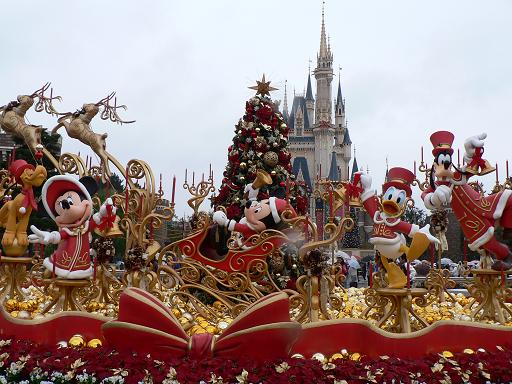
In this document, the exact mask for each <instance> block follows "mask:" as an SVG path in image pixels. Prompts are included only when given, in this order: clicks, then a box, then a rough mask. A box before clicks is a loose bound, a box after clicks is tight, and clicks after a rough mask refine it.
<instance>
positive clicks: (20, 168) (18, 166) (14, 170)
mask: <svg viewBox="0 0 512 384" xmlns="http://www.w3.org/2000/svg"><path fill="white" fill-rule="evenodd" d="M25 169H31V170H34V169H35V168H34V166H33V165H32V164H29V163H27V162H26V161H25V160H22V159H19V160H14V161H13V162H12V164H11V166H10V167H9V172H10V173H11V175H13V176H14V178H15V179H16V182H17V183H18V184H22V180H21V175H23V172H24V171H25Z"/></svg>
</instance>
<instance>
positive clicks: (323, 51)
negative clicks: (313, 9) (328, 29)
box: [318, 1, 328, 59]
mask: <svg viewBox="0 0 512 384" xmlns="http://www.w3.org/2000/svg"><path fill="white" fill-rule="evenodd" d="M324 8H325V1H323V2H322V28H321V32H320V51H319V53H318V58H319V59H325V58H327V55H328V47H327V38H326V37H325V20H324V16H325V12H324Z"/></svg>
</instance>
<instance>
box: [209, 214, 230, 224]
mask: <svg viewBox="0 0 512 384" xmlns="http://www.w3.org/2000/svg"><path fill="white" fill-rule="evenodd" d="M213 221H214V222H216V223H217V224H219V225H220V226H222V227H227V226H228V223H229V220H228V217H227V216H226V214H225V213H224V212H222V211H215V213H214V214H213Z"/></svg>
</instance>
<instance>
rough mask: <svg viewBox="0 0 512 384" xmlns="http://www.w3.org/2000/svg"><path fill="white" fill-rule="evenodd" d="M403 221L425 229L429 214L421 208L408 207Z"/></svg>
mask: <svg viewBox="0 0 512 384" xmlns="http://www.w3.org/2000/svg"><path fill="white" fill-rule="evenodd" d="M402 220H405V221H407V222H409V223H411V224H417V225H419V226H420V227H423V226H424V225H425V224H427V214H426V212H425V211H424V210H423V209H421V208H418V207H409V206H407V208H406V209H405V212H404V214H403V216H402Z"/></svg>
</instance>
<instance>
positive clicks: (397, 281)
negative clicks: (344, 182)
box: [355, 167, 439, 288]
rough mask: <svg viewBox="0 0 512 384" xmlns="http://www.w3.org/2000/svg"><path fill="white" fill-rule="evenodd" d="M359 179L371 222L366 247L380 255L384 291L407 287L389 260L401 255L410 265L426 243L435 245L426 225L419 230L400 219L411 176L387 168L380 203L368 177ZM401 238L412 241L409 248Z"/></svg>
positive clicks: (401, 273)
mask: <svg viewBox="0 0 512 384" xmlns="http://www.w3.org/2000/svg"><path fill="white" fill-rule="evenodd" d="M357 175H358V174H356V177H357ZM359 175H360V176H359V177H360V182H361V186H362V188H363V193H362V194H361V200H362V202H363V205H364V208H365V210H366V212H368V214H369V215H370V217H371V218H372V219H373V233H372V237H371V239H370V243H372V244H373V245H374V246H375V249H376V250H377V251H379V253H380V254H381V260H382V264H383V265H384V268H385V269H386V272H387V277H388V287H389V288H403V287H404V286H405V285H406V284H407V277H406V276H405V274H404V273H403V271H402V270H401V269H400V267H399V266H398V265H397V264H395V263H394V262H392V261H389V259H391V260H396V259H398V258H399V257H400V256H402V255H403V254H405V255H406V256H407V260H408V261H413V260H415V259H417V258H418V257H420V256H421V255H422V254H423V252H425V251H426V249H427V248H428V246H429V244H430V242H436V243H437V242H439V240H437V239H436V238H435V237H434V236H432V235H431V234H430V232H429V228H430V226H429V225H428V224H427V225H425V226H424V227H422V228H420V227H419V226H418V225H416V224H410V223H408V222H407V221H404V220H402V219H401V218H400V217H401V216H402V215H403V213H404V211H405V208H406V205H407V200H408V199H410V197H411V192H412V191H411V187H410V185H411V183H412V182H413V181H414V174H413V173H412V172H411V171H409V170H407V169H405V168H399V167H396V168H391V169H390V170H389V171H388V176H387V181H386V182H385V183H384V184H383V185H382V192H383V194H382V197H381V198H380V201H379V198H378V197H377V195H376V192H375V191H374V190H373V189H372V188H371V184H372V179H371V177H370V175H366V174H364V173H359ZM359 177H357V178H358V179H359ZM355 180H357V179H355ZM404 234H405V235H407V236H409V237H410V238H412V242H411V245H410V246H409V247H408V246H407V244H406V242H405V237H404Z"/></svg>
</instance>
